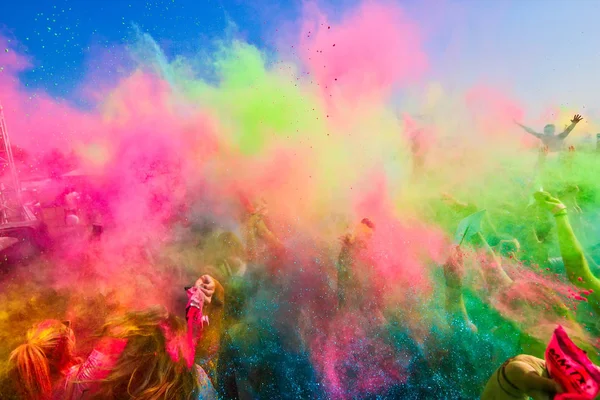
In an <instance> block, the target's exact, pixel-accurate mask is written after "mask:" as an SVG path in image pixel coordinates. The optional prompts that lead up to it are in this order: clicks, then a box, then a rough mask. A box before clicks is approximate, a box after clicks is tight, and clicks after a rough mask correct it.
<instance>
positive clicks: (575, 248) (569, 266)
mask: <svg viewBox="0 0 600 400" xmlns="http://www.w3.org/2000/svg"><path fill="white" fill-rule="evenodd" d="M535 197H536V200H537V201H538V202H539V203H540V204H541V205H542V206H544V207H545V208H546V209H548V210H549V211H550V212H552V214H554V217H555V220H556V231H557V234H558V244H559V246H560V254H561V256H562V258H563V261H564V263H565V269H566V271H567V278H568V279H569V281H570V282H571V283H573V284H574V285H575V286H578V287H580V288H582V289H592V290H593V293H592V294H593V296H594V298H595V299H596V301H597V302H600V297H598V296H599V295H600V279H598V278H596V277H595V276H594V274H593V273H592V271H591V270H590V266H589V264H588V262H587V260H586V258H585V255H584V253H583V248H582V247H581V244H580V243H579V240H577V237H576V236H575V233H574V232H573V228H572V227H571V224H570V222H569V217H568V216H567V208H566V206H565V205H564V204H563V203H561V201H560V200H558V199H556V198H554V197H552V196H551V195H550V194H548V193H546V192H538V193H536V196H535Z"/></svg>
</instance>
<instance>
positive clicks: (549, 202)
mask: <svg viewBox="0 0 600 400" xmlns="http://www.w3.org/2000/svg"><path fill="white" fill-rule="evenodd" d="M533 197H534V198H535V200H536V201H537V203H538V204H539V205H540V206H542V207H544V208H545V209H546V210H548V211H550V212H551V213H552V214H556V213H558V212H560V211H563V210H565V209H566V208H567V206H565V205H564V204H563V203H562V202H561V201H560V200H559V199H557V198H555V197H552V195H551V194H550V193H548V192H536V193H534V194H533Z"/></svg>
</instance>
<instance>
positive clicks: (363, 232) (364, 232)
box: [354, 218, 375, 242]
mask: <svg viewBox="0 0 600 400" xmlns="http://www.w3.org/2000/svg"><path fill="white" fill-rule="evenodd" d="M374 233H375V224H374V223H373V221H371V220H370V219H369V218H363V219H362V221H360V224H359V225H358V227H357V228H356V232H355V233H354V235H355V237H356V239H357V240H358V241H362V242H367V241H369V240H370V239H371V238H372V237H373V234H374Z"/></svg>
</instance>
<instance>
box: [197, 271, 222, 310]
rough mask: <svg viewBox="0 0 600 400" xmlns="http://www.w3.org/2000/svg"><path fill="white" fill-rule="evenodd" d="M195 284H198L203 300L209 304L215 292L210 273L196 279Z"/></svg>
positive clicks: (213, 281)
mask: <svg viewBox="0 0 600 400" xmlns="http://www.w3.org/2000/svg"><path fill="white" fill-rule="evenodd" d="M196 286H198V287H199V288H200V290H201V291H202V293H203V294H204V301H205V302H206V303H207V304H210V302H211V301H212V296H213V294H214V293H215V288H216V286H217V285H216V284H215V280H214V279H213V277H212V276H210V275H202V276H201V277H200V278H198V280H197V281H196Z"/></svg>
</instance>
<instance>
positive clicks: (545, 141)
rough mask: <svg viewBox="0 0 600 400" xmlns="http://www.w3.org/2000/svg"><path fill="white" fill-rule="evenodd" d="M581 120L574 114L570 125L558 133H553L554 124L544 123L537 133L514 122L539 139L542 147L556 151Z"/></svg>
mask: <svg viewBox="0 0 600 400" xmlns="http://www.w3.org/2000/svg"><path fill="white" fill-rule="evenodd" d="M581 120H583V117H582V116H581V115H579V114H575V115H574V116H573V119H572V120H571V125H569V126H567V127H566V128H565V130H564V131H563V132H562V133H559V134H558V135H555V132H556V126H554V125H553V124H548V125H546V126H545V127H544V132H543V133H538V132H536V131H535V130H533V129H531V128H529V127H527V126H525V125H521V124H520V123H518V122H517V121H515V123H516V124H517V125H519V126H520V127H521V128H523V129H524V130H525V132H527V133H529V134H531V135H533V136H535V137H536V138H538V139H540V140H541V142H542V145H543V147H545V148H547V149H548V151H551V152H556V151H560V150H562V149H563V142H564V140H565V139H566V138H567V136H569V134H570V133H571V131H572V130H573V129H574V128H575V126H577V124H578V123H579V122H581Z"/></svg>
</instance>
